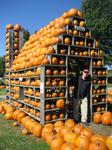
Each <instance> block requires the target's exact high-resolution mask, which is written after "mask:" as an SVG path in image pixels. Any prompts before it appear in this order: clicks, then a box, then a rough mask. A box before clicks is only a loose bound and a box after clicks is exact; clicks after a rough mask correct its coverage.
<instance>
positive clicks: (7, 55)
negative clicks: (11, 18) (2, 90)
mask: <svg viewBox="0 0 112 150" xmlns="http://www.w3.org/2000/svg"><path fill="white" fill-rule="evenodd" d="M10 31H13V25H12V24H9V25H7V26H6V56H5V68H6V70H5V72H6V73H8V72H9V67H10V66H9V65H10V64H9V63H10V62H9V59H10V47H11V45H10V41H11V36H12V35H11V32H10ZM7 77H8V76H7ZM6 82H7V81H6Z"/></svg>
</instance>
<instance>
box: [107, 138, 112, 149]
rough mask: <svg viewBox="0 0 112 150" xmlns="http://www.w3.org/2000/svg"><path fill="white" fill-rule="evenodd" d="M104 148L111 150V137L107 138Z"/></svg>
mask: <svg viewBox="0 0 112 150" xmlns="http://www.w3.org/2000/svg"><path fill="white" fill-rule="evenodd" d="M106 146H107V147H108V149H109V150H112V136H109V137H107V140H106Z"/></svg>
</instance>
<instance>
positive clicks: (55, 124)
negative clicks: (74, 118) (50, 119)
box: [54, 121, 64, 127]
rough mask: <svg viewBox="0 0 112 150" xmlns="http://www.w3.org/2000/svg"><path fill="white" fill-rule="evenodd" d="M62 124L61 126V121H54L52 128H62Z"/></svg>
mask: <svg viewBox="0 0 112 150" xmlns="http://www.w3.org/2000/svg"><path fill="white" fill-rule="evenodd" d="M63 125H64V124H63V121H56V122H55V123H54V126H55V127H57V126H63Z"/></svg>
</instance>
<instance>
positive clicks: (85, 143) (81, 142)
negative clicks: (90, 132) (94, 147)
mask: <svg viewBox="0 0 112 150" xmlns="http://www.w3.org/2000/svg"><path fill="white" fill-rule="evenodd" d="M89 145H90V139H89V137H87V136H83V135H80V136H78V137H77V138H76V141H75V146H76V147H77V148H79V149H80V150H81V149H83V150H88V149H89Z"/></svg>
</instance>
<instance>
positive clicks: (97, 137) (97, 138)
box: [91, 134, 107, 143]
mask: <svg viewBox="0 0 112 150" xmlns="http://www.w3.org/2000/svg"><path fill="white" fill-rule="evenodd" d="M106 139H107V137H106V136H103V135H99V134H94V135H92V137H91V142H95V141H101V142H103V143H105V141H106Z"/></svg>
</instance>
